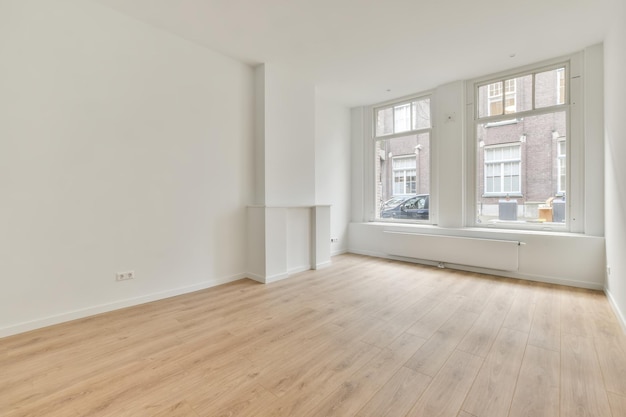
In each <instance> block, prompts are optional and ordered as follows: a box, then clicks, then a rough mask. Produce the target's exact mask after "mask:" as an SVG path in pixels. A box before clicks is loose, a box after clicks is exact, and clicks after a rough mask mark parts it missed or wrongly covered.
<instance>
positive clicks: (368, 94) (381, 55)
mask: <svg viewBox="0 0 626 417" xmlns="http://www.w3.org/2000/svg"><path fill="white" fill-rule="evenodd" d="M96 1H97V2H99V3H102V4H104V5H107V6H109V7H111V8H113V9H116V10H118V11H120V12H122V13H124V14H127V15H129V16H132V17H134V18H136V19H138V20H141V21H144V22H147V23H149V24H151V25H154V26H157V27H159V28H162V29H164V30H166V31H169V32H171V33H174V34H177V35H179V36H181V37H183V38H186V39H188V40H191V41H194V42H197V43H199V44H202V45H205V46H207V47H208V48H211V49H212V50H215V51H218V52H221V53H223V54H225V55H228V56H230V57H233V58H235V59H238V60H241V61H243V62H246V63H248V64H250V65H256V64H259V63H270V62H271V63H277V64H280V65H284V66H286V67H289V68H292V69H293V70H294V71H298V72H299V73H301V74H302V76H303V77H305V78H307V79H310V80H311V81H313V82H315V83H316V85H317V87H318V91H319V92H320V94H323V95H326V96H329V97H331V98H334V99H337V100H339V101H341V102H343V103H345V104H347V105H350V106H356V105H363V104H373V103H376V102H381V101H385V100H388V99H392V98H395V97H400V96H403V95H407V94H412V93H417V92H420V91H424V90H427V89H430V88H433V87H436V86H437V85H441V84H444V83H447V82H451V81H455V80H460V79H467V78H472V77H477V76H482V75H487V74H489V73H492V72H496V71H500V70H505V69H508V68H513V67H516V66H521V65H524V64H529V63H532V62H537V61H541V60H543V59H548V58H553V57H557V56H560V55H564V54H567V53H570V52H574V51H577V50H580V49H582V48H584V47H585V46H589V45H592V44H595V43H598V42H601V41H602V40H603V39H604V31H605V22H606V21H607V20H608V19H607V16H608V13H610V7H609V4H611V2H612V1H614V0H526V1H519V0H518V1H512V0H429V1H426V0H378V1H374V0H96ZM618 1H621V0H618ZM513 54H515V56H514V57H511V55H513ZM387 90H390V91H387Z"/></svg>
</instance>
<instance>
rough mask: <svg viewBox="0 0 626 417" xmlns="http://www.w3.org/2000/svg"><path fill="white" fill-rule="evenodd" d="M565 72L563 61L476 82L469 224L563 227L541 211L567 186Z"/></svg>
mask: <svg viewBox="0 0 626 417" xmlns="http://www.w3.org/2000/svg"><path fill="white" fill-rule="evenodd" d="M566 73H567V66H566V65H565V64H562V65H556V66H554V67H549V68H543V69H539V70H537V71H529V72H528V73H525V74H522V75H516V76H515V77H503V78H500V79H495V80H494V79H491V80H487V81H486V82H481V83H476V84H475V87H474V91H475V98H474V103H476V104H475V127H474V134H475V138H474V140H475V142H474V143H475V149H476V154H475V155H476V156H475V158H476V162H475V164H474V166H475V167H476V173H475V178H476V182H475V183H476V192H475V202H476V205H477V208H476V213H477V216H476V219H475V224H480V225H488V226H493V227H507V228H519V227H531V228H532V227H537V225H538V224H540V225H541V226H542V227H543V226H545V224H546V223H550V227H551V228H552V227H553V228H554V229H555V230H559V229H560V230H563V229H565V228H566V225H565V222H564V219H565V218H566V217H565V215H564V214H563V213H561V212H559V213H560V214H559V216H556V217H555V218H558V219H559V220H558V221H557V220H552V219H553V217H552V216H546V215H545V211H546V210H549V209H551V208H552V205H553V202H554V201H555V199H556V201H558V202H562V198H557V197H563V196H564V195H565V194H566V188H567V186H568V184H567V169H566V167H567V164H568V162H567V158H568V156H567V152H566V141H565V137H567V130H568V119H569V106H568V105H567V104H568V103H567V101H566V100H567V94H566V92H567V90H568V85H567V77H566ZM512 117H514V118H512ZM505 202H506V204H505ZM511 207H514V208H513V209H512V210H513V211H511ZM562 207H564V205H559V210H562ZM505 211H506V213H505ZM540 213H541V215H540Z"/></svg>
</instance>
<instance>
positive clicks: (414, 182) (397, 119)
mask: <svg viewBox="0 0 626 417" xmlns="http://www.w3.org/2000/svg"><path fill="white" fill-rule="evenodd" d="M430 107H431V98H430V96H426V95H425V96H420V97H416V98H412V99H408V100H403V101H399V102H396V103H392V104H387V105H383V106H380V107H377V108H375V109H374V138H373V139H374V147H375V149H374V158H375V161H374V173H375V178H376V185H375V187H376V189H375V213H376V218H377V219H381V218H393V219H394V220H396V221H427V220H429V213H428V210H425V211H420V213H419V216H412V217H409V216H402V215H398V213H395V211H394V210H396V209H397V210H396V211H398V210H400V209H399V206H400V205H401V204H402V203H404V202H406V201H407V200H409V199H410V198H411V197H414V196H416V195H428V194H429V192H430V177H431V174H430V139H431V130H432V127H431V120H430V117H431V109H430ZM383 212H384V214H383Z"/></svg>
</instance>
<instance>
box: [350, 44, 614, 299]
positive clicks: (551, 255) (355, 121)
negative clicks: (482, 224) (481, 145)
mask: <svg viewBox="0 0 626 417" xmlns="http://www.w3.org/2000/svg"><path fill="white" fill-rule="evenodd" d="M584 54H585V58H586V61H585V71H586V72H585V73H584V77H583V78H584V93H585V98H588V99H589V102H585V108H584V110H583V111H584V113H585V116H584V117H585V121H586V122H587V124H586V125H585V128H586V131H585V133H586V137H585V146H586V147H587V148H588V149H590V150H591V151H589V152H586V153H585V155H584V160H582V161H581V163H582V164H584V167H583V168H582V169H581V170H580V171H581V172H583V173H584V178H582V180H583V181H584V182H585V186H586V187H588V188H589V192H587V193H585V195H584V197H583V199H581V200H582V201H584V206H585V209H586V212H585V233H584V234H575V233H571V234H566V233H553V234H549V233H542V232H538V233H532V232H516V231H489V230H484V229H480V228H464V227H463V226H464V223H465V221H464V219H466V218H467V217H468V216H467V215H466V213H465V207H464V205H463V201H464V197H465V195H464V193H466V189H467V186H466V184H467V182H468V178H467V176H466V169H467V164H468V158H467V155H466V151H465V144H466V142H465V139H464V136H465V133H466V128H465V124H464V119H465V118H466V115H465V114H464V113H465V111H466V110H465V107H466V106H465V104H464V103H465V102H466V101H465V97H464V92H465V87H464V82H462V81H459V82H453V83H450V84H446V85H443V86H439V87H436V88H435V89H434V90H433V97H434V99H433V102H434V106H433V120H434V126H433V141H432V142H433V143H432V148H433V154H434V158H433V165H432V166H433V174H434V175H433V181H434V184H433V197H434V198H433V200H434V201H433V203H434V204H436V206H434V207H435V209H434V210H435V213H434V215H435V216H436V217H434V219H433V220H434V223H435V224H436V226H431V225H421V226H419V225H412V226H397V225H396V226H392V225H390V224H389V223H382V222H378V223H375V222H369V220H370V219H373V218H374V212H373V204H370V203H369V202H370V201H373V189H374V185H373V184H374V182H373V181H374V180H373V172H372V168H371V166H372V164H370V162H369V161H372V160H373V155H372V152H373V146H371V136H372V134H371V128H372V119H371V117H372V111H371V107H363V108H359V109H352V126H353V134H352V141H353V143H352V164H353V168H352V175H353V186H354V187H355V188H357V189H356V190H355V191H354V192H353V198H352V204H353V205H354V206H355V207H353V210H352V222H353V223H351V225H350V229H349V242H350V243H349V250H350V251H351V252H355V253H362V254H368V255H373V256H382V257H387V256H390V254H389V253H388V248H386V247H385V242H386V241H387V239H393V237H388V238H387V239H383V233H384V231H385V230H400V231H402V232H409V233H418V234H419V233H422V234H442V235H449V236H464V237H474V238H483V239H484V238H492V239H502V240H515V241H522V242H525V243H526V245H524V246H522V247H520V249H519V254H520V263H519V269H518V271H516V272H515V273H510V272H508V273H503V272H498V271H491V272H494V273H496V274H500V275H506V276H511V277H518V278H525V279H531V280H537V281H544V282H552V283H561V284H568V285H574V286H580V287H587V288H595V289H602V288H603V286H604V269H605V268H604V260H605V247H604V244H605V241H604V237H603V215H602V213H603V210H604V208H603V201H602V199H603V198H602V195H603V194H602V191H601V189H602V188H603V175H602V166H603V161H602V159H603V155H602V151H601V150H602V148H603V141H602V135H601V133H600V132H601V131H602V106H601V105H600V106H598V105H597V104H598V102H600V103H601V96H600V97H599V95H601V91H602V79H603V76H602V72H603V68H602V47H601V45H595V46H592V47H589V48H587V49H586V50H585V53H584ZM598 91H599V92H600V93H598ZM416 93H417V92H416ZM581 159H582V158H581ZM622 178H624V177H622ZM599 189H600V190H599ZM358 206H360V207H362V209H360V208H359V207H358ZM468 250H472V248H471V244H469V245H468ZM573 258H575V259H573ZM432 261H437V259H433V260H432ZM455 267H459V268H465V269H470V268H467V267H465V266H463V265H455ZM483 272H489V271H486V270H483Z"/></svg>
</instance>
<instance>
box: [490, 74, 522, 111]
mask: <svg viewBox="0 0 626 417" xmlns="http://www.w3.org/2000/svg"><path fill="white" fill-rule="evenodd" d="M503 85H504V95H502V87H503ZM487 91H488V92H489V107H488V109H489V111H488V114H489V116H494V115H500V114H503V109H504V113H506V114H510V113H515V109H516V104H517V95H516V91H517V86H516V80H515V79H510V80H504V81H499V82H497V83H493V84H489V85H488V86H487Z"/></svg>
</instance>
